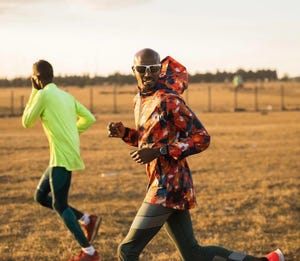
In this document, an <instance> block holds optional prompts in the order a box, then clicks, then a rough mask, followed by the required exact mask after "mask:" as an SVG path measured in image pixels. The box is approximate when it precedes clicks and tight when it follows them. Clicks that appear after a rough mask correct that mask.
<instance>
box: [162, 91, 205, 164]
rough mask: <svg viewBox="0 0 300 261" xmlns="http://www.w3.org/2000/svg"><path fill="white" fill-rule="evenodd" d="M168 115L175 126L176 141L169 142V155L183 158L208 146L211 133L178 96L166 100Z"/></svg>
mask: <svg viewBox="0 0 300 261" xmlns="http://www.w3.org/2000/svg"><path fill="white" fill-rule="evenodd" d="M166 108H167V117H168V119H169V120H171V121H172V122H173V124H174V126H175V133H176V139H175V142H173V143H172V144H169V155H170V156H171V157H173V158H174V159H183V158H185V157H187V156H189V155H192V154H196V153H200V152H202V151H204V150H205V149H207V148H208V146H209V144H210V135H209V134H208V133H207V131H206V129H205V128H204V126H203V125H202V123H201V122H200V121H199V119H198V118H197V116H196V115H195V114H194V112H192V110H191V109H190V108H189V107H188V106H187V105H186V104H185V103H184V101H183V100H182V99H180V98H178V97H176V96H171V97H169V98H167V100H166Z"/></svg>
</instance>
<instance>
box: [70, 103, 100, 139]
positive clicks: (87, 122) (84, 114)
mask: <svg viewBox="0 0 300 261" xmlns="http://www.w3.org/2000/svg"><path fill="white" fill-rule="evenodd" d="M75 103H76V113H77V116H78V120H77V129H78V133H79V134H81V133H83V132H84V131H86V130H87V129H88V128H89V127H90V126H91V125H92V124H93V123H94V122H95V121H96V119H95V117H94V115H93V114H92V113H91V112H90V111H89V110H88V109H87V108H86V107H85V106H84V105H82V104H81V103H80V102H78V101H76V100H75Z"/></svg>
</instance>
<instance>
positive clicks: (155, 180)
mask: <svg viewBox="0 0 300 261" xmlns="http://www.w3.org/2000/svg"><path fill="white" fill-rule="evenodd" d="M132 70H133V73H134V75H135V77H136V80H137V84H138V94H137V95H136V96H135V107H134V115H135V125H136V126H135V128H128V127H125V126H124V125H123V123H122V122H111V123H109V125H108V133H109V137H116V138H122V139H123V141H124V142H126V143H127V144H129V145H131V146H135V147H137V150H136V151H134V152H132V153H131V157H132V159H133V160H134V161H135V162H136V163H138V164H145V165H146V173H147V175H148V178H149V184H148V190H147V193H146V196H145V198H144V201H143V202H142V204H141V207H140V209H139V211H138V213H137V214H136V217H135V219H134V220H133V223H132V225H131V227H130V230H129V232H128V234H127V236H126V237H125V239H124V240H123V241H122V243H121V244H120V245H119V248H118V259H119V260H121V261H135V260H138V259H139V255H140V253H141V252H142V250H143V249H144V248H145V247H146V245H147V244H148V243H149V242H150V240H151V239H152V238H153V237H154V236H155V235H156V234H157V232H158V231H159V230H160V229H161V227H162V226H163V225H165V226H164V227H165V229H166V231H167V233H168V235H169V236H170V238H171V239H172V241H173V242H174V244H175V246H176V248H177V249H178V251H179V253H180V257H181V259H182V260H186V261H259V260H260V261H263V260H264V261H284V257H283V255H282V253H281V252H280V250H276V251H274V252H272V253H270V254H268V255H267V257H261V258H258V257H254V256H250V255H247V254H244V253H240V252H234V251H231V250H227V249H225V248H222V247H218V246H200V245H199V244H198V242H197V241H196V239H195V237H194V233H193V227H192V222H191V217H190V211H189V210H190V209H191V208H194V207H195V205H196V198H195V192H194V186H193V180H192V175H191V172H190V169H189V166H188V163H187V161H186V157H188V156H190V155H192V154H196V153H200V152H203V151H204V150H205V149H207V147H208V146H209V144H210V135H209V134H208V132H207V131H206V129H205V128H204V126H203V125H202V123H201V122H200V121H199V120H198V118H197V116H196V115H195V114H194V113H193V112H192V111H191V109H190V108H189V107H188V106H187V105H186V104H185V102H184V100H183V98H182V96H181V95H180V94H182V93H183V91H184V90H185V89H186V88H187V84H188V73H187V71H186V68H185V67H184V66H182V65H181V64H179V63H178V62H177V61H176V60H174V59H173V58H171V57H169V56H168V57H166V58H165V59H163V60H162V61H161V62H160V56H159V54H158V53H157V52H156V51H154V50H152V49H148V48H147V49H143V50H140V51H139V52H137V53H136V55H135V56H134V62H133V66H132ZM162 244H163V242H162Z"/></svg>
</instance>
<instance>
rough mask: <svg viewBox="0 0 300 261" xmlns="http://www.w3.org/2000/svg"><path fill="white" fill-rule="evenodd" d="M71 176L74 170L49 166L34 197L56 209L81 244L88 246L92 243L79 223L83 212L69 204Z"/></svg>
mask: <svg viewBox="0 0 300 261" xmlns="http://www.w3.org/2000/svg"><path fill="white" fill-rule="evenodd" d="M71 177H72V172H71V171H68V170H67V169H65V168H64V167H49V168H47V169H46V171H45V172H44V174H43V176H42V178H41V179H40V182H39V184H38V186H37V189H36V191H35V195H34V199H35V201H37V202H38V203H40V204H41V205H42V206H44V207H47V208H50V209H53V210H55V211H56V212H57V213H58V215H59V216H60V217H61V218H62V220H63V222H64V224H65V225H66V227H67V228H68V229H69V230H70V232H71V233H72V234H73V236H74V238H75V239H76V240H77V242H78V243H79V244H80V246H81V247H88V246H90V244H89V242H88V240H87V238H86V237H85V235H84V233H83V231H82V229H81V227H80V225H79V223H78V219H80V218H81V217H82V216H83V213H82V212H80V211H78V210H77V209H75V208H73V207H71V206H69V205H68V194H69V188H70V184H71ZM50 192H51V196H49V193H50Z"/></svg>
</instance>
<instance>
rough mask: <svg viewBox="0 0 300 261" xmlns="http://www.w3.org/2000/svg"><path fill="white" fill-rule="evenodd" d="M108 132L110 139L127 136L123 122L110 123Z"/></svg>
mask: <svg viewBox="0 0 300 261" xmlns="http://www.w3.org/2000/svg"><path fill="white" fill-rule="evenodd" d="M107 130H108V137H113V138H123V137H124V135H125V127H124V125H123V123H122V122H110V123H109V124H108V126H107Z"/></svg>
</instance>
